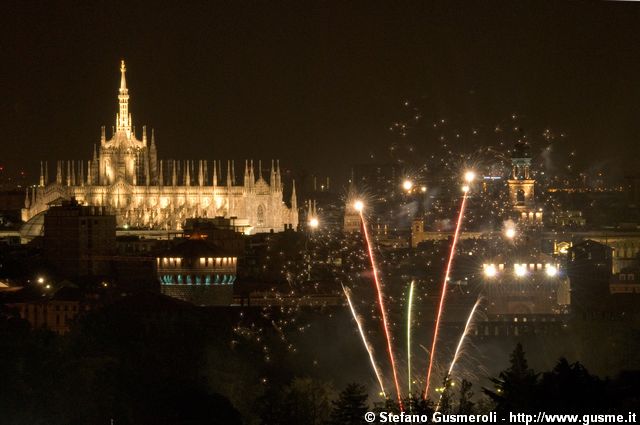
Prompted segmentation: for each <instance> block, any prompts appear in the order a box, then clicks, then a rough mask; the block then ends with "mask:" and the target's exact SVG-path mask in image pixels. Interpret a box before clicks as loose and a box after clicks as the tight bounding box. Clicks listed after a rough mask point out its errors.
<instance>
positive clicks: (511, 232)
mask: <svg viewBox="0 0 640 425" xmlns="http://www.w3.org/2000/svg"><path fill="white" fill-rule="evenodd" d="M504 235H505V236H506V237H507V238H509V239H513V238H515V237H516V229H514V228H513V227H509V228H507V230H505V231H504Z"/></svg>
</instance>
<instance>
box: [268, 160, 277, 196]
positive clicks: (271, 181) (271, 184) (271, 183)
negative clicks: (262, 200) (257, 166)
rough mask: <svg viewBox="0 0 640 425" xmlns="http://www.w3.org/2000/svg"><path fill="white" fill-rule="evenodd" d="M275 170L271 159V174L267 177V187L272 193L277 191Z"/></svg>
mask: <svg viewBox="0 0 640 425" xmlns="http://www.w3.org/2000/svg"><path fill="white" fill-rule="evenodd" d="M275 183H276V168H275V164H274V161H273V159H272V160H271V174H270V175H269V187H270V188H271V191H274V190H276V189H277V187H276V184H275Z"/></svg>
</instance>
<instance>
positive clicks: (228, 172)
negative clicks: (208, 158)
mask: <svg viewBox="0 0 640 425" xmlns="http://www.w3.org/2000/svg"><path fill="white" fill-rule="evenodd" d="M227 186H228V187H231V161H230V160H228V159H227Z"/></svg>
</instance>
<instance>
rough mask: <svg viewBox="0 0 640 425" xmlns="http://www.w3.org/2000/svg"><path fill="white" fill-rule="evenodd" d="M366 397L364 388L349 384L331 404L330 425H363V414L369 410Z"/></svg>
mask: <svg viewBox="0 0 640 425" xmlns="http://www.w3.org/2000/svg"><path fill="white" fill-rule="evenodd" d="M367 399H368V395H367V392H366V389H365V387H364V386H362V385H360V384H355V383H352V384H349V385H347V387H346V388H345V389H344V390H343V391H342V392H341V393H340V395H339V396H338V399H337V400H334V401H333V402H332V404H333V411H332V412H331V421H330V423H331V424H332V425H360V424H365V423H366V422H365V420H364V414H365V413H366V412H367V411H368V410H369V405H368V403H367Z"/></svg>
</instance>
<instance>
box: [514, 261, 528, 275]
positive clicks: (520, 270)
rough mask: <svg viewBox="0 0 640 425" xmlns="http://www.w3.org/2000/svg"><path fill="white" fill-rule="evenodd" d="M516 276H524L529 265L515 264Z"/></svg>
mask: <svg viewBox="0 0 640 425" xmlns="http://www.w3.org/2000/svg"><path fill="white" fill-rule="evenodd" d="M515 270H516V276H518V277H523V276H524V275H526V274H527V267H526V266H525V265H524V264H516V265H515Z"/></svg>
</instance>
